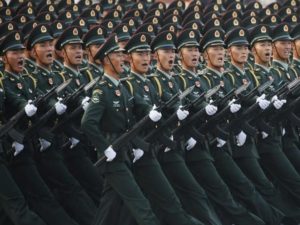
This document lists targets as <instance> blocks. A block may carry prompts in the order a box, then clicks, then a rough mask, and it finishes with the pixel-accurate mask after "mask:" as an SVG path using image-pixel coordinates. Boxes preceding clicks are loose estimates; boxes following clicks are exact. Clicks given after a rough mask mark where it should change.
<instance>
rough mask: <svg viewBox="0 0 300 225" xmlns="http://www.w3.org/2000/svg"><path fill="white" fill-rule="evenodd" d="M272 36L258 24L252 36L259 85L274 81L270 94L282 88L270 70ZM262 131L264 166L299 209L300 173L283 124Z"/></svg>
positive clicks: (261, 148)
mask: <svg viewBox="0 0 300 225" xmlns="http://www.w3.org/2000/svg"><path fill="white" fill-rule="evenodd" d="M270 34H271V31H270V28H269V27H268V26H266V25H258V26H256V27H255V28H254V29H253V31H252V32H251V33H250V40H251V42H250V44H251V49H252V52H253V55H254V57H255V66H254V73H255V75H256V77H257V79H258V80H259V81H260V83H264V82H266V81H268V80H270V79H272V80H274V82H273V84H274V85H273V87H271V88H270V92H271V93H272V92H274V91H276V89H277V88H278V87H279V83H278V82H277V81H278V77H277V78H276V77H275V76H273V72H272V71H274V69H272V71H271V67H270V60H271V57H272V38H271V37H270ZM276 36H277V35H276ZM280 36H283V38H287V36H286V32H283V30H281V31H280V32H279V35H278V36H277V37H280ZM275 42H276V41H275ZM274 56H275V55H274ZM277 100H278V99H277ZM279 101H281V100H279ZM274 103H275V101H274ZM274 103H273V106H272V107H274V110H275V112H276V108H277V107H278V108H280V107H281V106H282V107H284V106H283V104H284V103H281V104H280V103H279V104H278V105H275V104H274ZM259 130H260V134H259V135H258V139H257V148H258V153H259V156H260V162H261V165H262V166H263V168H264V169H266V171H267V172H268V173H270V174H271V175H272V177H274V178H275V179H276V180H278V181H279V184H280V187H281V188H283V189H284V190H285V191H286V192H287V193H289V195H290V196H292V198H293V199H292V200H291V201H292V202H293V201H294V202H295V203H296V204H297V206H298V207H299V202H300V201H299V190H300V189H299V182H300V181H299V174H298V173H297V171H296V170H295V168H294V167H293V166H292V164H291V162H290V161H289V160H288V158H287V157H286V155H285V154H284V152H283V151H282V127H281V125H280V124H278V123H275V124H274V131H273V132H272V133H267V132H265V131H264V129H263V127H259ZM283 168H284V169H283Z"/></svg>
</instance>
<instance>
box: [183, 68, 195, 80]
mask: <svg viewBox="0 0 300 225" xmlns="http://www.w3.org/2000/svg"><path fill="white" fill-rule="evenodd" d="M182 70H183V71H185V73H187V74H188V75H192V76H193V77H195V78H196V77H197V74H196V73H195V72H193V71H191V70H188V69H185V68H182Z"/></svg>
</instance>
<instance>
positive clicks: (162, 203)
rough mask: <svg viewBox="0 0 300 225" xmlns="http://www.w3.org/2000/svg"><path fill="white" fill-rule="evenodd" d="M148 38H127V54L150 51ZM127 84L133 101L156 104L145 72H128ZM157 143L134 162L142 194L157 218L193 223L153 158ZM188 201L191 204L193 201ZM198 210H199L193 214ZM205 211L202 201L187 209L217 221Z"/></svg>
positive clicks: (192, 213)
mask: <svg viewBox="0 0 300 225" xmlns="http://www.w3.org/2000/svg"><path fill="white" fill-rule="evenodd" d="M150 40H151V37H150V36H149V35H147V33H138V34H136V35H134V36H133V37H132V38H131V39H130V40H129V41H128V43H127V45H126V47H125V50H126V52H127V53H128V54H131V53H132V52H139V51H150V50H151V49H150V45H149V43H150ZM126 83H127V85H128V90H129V91H131V92H132V94H133V96H134V98H135V99H136V101H137V100H138V99H141V100H142V101H144V102H146V103H147V104H148V105H149V106H150V107H151V106H152V105H159V96H158V94H157V92H156V90H155V88H154V86H153V85H152V84H151V82H150V80H149V79H147V78H146V75H145V74H138V73H136V72H134V71H131V74H130V78H129V80H128V81H126ZM148 131H150V130H148ZM147 133H148V132H147V131H144V132H143V134H142V136H145V135H146V134H147ZM158 145H159V143H156V144H154V143H153V144H151V145H150V148H149V150H148V152H147V151H146V150H145V151H146V152H145V153H144V156H143V157H142V158H141V159H139V160H138V161H137V162H135V163H134V164H133V170H134V175H135V178H136V180H137V182H138V184H139V185H140V187H141V188H142V190H143V191H144V193H145V195H146V196H147V197H148V198H149V201H150V203H151V204H152V205H153V207H154V210H157V213H158V216H159V218H161V220H162V221H163V222H164V223H167V224H192V223H191V222H188V221H189V218H188V215H187V214H186V213H185V212H184V210H183V208H182V206H181V204H180V201H179V199H178V197H177V196H176V194H175V191H174V189H173V188H172V186H171V184H170V183H169V181H168V180H167V178H166V177H165V175H164V174H163V171H162V169H161V167H160V165H159V163H158V161H157V159H156V157H155V153H154V150H155V149H156V148H157V147H158ZM201 194H202V193H200V195H199V196H197V198H196V195H195V198H196V199H197V200H196V199H195V200H194V201H198V200H200V199H201V197H202V196H201ZM189 203H190V204H192V202H189ZM193 204H195V203H193ZM197 209H198V210H199V212H197V213H195V212H196V211H197ZM207 211H208V210H207V208H206V205H203V204H202V202H201V201H199V204H198V205H197V207H195V208H194V210H193V211H192V210H187V212H188V213H191V215H192V216H195V217H196V218H197V219H199V220H202V221H205V223H207V224H219V222H215V221H213V220H214V218H210V217H209V216H207V215H209V213H210V212H207ZM203 212H205V213H203ZM206 214H207V215H206ZM204 215H205V216H204ZM202 218H203V219H202ZM195 224H196V223H195ZM197 224H198V223H197ZM199 224H200V223H199Z"/></svg>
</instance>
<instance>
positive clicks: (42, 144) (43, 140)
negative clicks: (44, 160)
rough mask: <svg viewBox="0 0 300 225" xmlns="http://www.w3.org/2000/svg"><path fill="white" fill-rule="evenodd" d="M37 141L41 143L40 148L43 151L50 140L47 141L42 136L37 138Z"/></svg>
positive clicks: (49, 143) (47, 146)
mask: <svg viewBox="0 0 300 225" xmlns="http://www.w3.org/2000/svg"><path fill="white" fill-rule="evenodd" d="M39 141H40V144H41V148H40V151H41V152H43V151H45V150H46V149H47V148H49V147H50V145H51V142H49V141H47V140H45V139H43V138H39Z"/></svg>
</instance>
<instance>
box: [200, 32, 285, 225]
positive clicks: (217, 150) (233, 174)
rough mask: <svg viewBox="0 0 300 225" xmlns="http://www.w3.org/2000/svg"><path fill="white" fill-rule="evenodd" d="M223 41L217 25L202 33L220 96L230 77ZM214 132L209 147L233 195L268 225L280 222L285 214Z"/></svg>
mask: <svg viewBox="0 0 300 225" xmlns="http://www.w3.org/2000/svg"><path fill="white" fill-rule="evenodd" d="M223 40H224V33H223V32H222V31H221V30H219V29H218V28H215V29H214V28H212V29H210V30H209V31H208V32H207V33H206V34H205V35H204V36H203V38H202V40H201V42H200V45H201V48H202V52H203V53H204V57H205V59H206V62H207V71H206V76H207V77H208V78H209V80H210V82H211V84H212V86H213V87H214V86H216V85H221V88H220V91H219V93H218V97H219V98H220V97H221V98H222V97H223V96H225V95H226V89H225V87H226V85H228V80H226V78H224V76H223V70H224V68H223V67H224V57H225V49H224V41H223ZM214 97H215V96H214ZM223 104H228V103H223ZM229 105H230V103H229ZM237 106H238V104H234V107H232V105H230V108H229V111H230V112H229V113H230V114H235V113H237V112H238V111H239V110H240V108H241V106H240V105H239V107H237ZM223 107H224V106H223ZM226 123H227V121H226V120H225V119H223V120H222V121H221V122H220V124H218V125H219V126H220V127H221V128H222V127H225V124H226ZM212 135H213V136H216V139H217V143H212V144H211V146H210V147H211V151H212V154H213V157H214V162H215V166H216V168H217V170H218V172H219V174H220V175H221V177H222V178H223V180H224V181H225V182H226V184H227V185H228V187H229V188H230V190H231V191H232V194H233V195H234V196H235V197H236V198H237V199H238V200H239V201H240V202H241V203H242V204H243V205H245V206H246V207H247V208H248V209H250V210H251V211H252V212H253V213H255V214H256V215H257V216H259V217H260V218H262V219H263V220H264V221H265V222H266V224H280V222H281V220H282V218H283V215H282V213H281V212H280V211H278V210H276V209H275V208H273V207H271V206H270V205H269V204H268V203H267V202H266V201H265V200H264V199H263V198H262V197H261V195H260V194H259V193H258V192H257V191H256V190H255V187H254V185H253V184H252V183H251V182H250V181H249V179H248V178H247V177H246V176H245V174H244V173H243V172H242V170H241V169H240V168H239V167H238V165H237V164H236V163H235V161H234V160H233V158H232V147H231V146H230V144H229V143H228V142H227V140H223V137H221V138H220V137H218V136H219V133H218V132H213V133H212ZM238 138H239V137H238Z"/></svg>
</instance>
